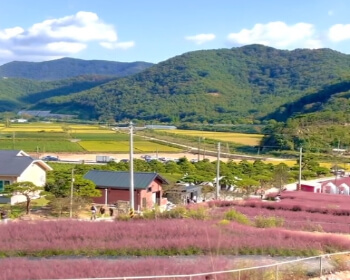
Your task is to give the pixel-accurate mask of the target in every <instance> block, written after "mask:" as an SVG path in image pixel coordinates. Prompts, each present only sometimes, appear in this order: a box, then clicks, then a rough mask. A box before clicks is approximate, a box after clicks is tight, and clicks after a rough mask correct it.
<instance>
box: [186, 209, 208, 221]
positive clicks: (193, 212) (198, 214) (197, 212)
mask: <svg viewBox="0 0 350 280" xmlns="http://www.w3.org/2000/svg"><path fill="white" fill-rule="evenodd" d="M187 217H188V218H192V219H196V220H205V219H207V218H208V211H207V208H205V207H198V208H190V209H188V210H187Z"/></svg>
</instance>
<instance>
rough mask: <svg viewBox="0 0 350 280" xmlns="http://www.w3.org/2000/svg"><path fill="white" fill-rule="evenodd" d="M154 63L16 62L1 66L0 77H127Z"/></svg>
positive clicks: (32, 78) (45, 79)
mask: <svg viewBox="0 0 350 280" xmlns="http://www.w3.org/2000/svg"><path fill="white" fill-rule="evenodd" d="M152 65H153V64H152V63H147V62H116V61H104V60H82V59H74V58H62V59H57V60H51V61H45V62H24V61H14V62H10V63H7V64H4V65H2V66H0V77H8V78H24V79H31V80H41V81H52V80H61V79H68V78H72V77H76V76H81V75H104V76H107V75H108V76H114V77H125V76H128V75H133V74H135V73H139V72H141V71H143V70H145V69H147V68H148V67H150V66H152Z"/></svg>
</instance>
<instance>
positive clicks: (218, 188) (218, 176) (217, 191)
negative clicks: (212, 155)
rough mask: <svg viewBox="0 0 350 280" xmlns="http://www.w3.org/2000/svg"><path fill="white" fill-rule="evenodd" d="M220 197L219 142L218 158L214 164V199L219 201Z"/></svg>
mask: <svg viewBox="0 0 350 280" xmlns="http://www.w3.org/2000/svg"><path fill="white" fill-rule="evenodd" d="M219 196H220V142H219V143H218V158H217V163H216V195H215V198H216V199H219Z"/></svg>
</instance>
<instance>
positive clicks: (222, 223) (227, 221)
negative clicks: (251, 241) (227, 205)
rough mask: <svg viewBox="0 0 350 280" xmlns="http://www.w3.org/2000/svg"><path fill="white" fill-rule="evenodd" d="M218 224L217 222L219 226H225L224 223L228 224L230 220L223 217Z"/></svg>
mask: <svg viewBox="0 0 350 280" xmlns="http://www.w3.org/2000/svg"><path fill="white" fill-rule="evenodd" d="M218 224H219V225H220V226H226V225H228V224H230V221H229V220H226V219H224V220H221V221H219V222H218Z"/></svg>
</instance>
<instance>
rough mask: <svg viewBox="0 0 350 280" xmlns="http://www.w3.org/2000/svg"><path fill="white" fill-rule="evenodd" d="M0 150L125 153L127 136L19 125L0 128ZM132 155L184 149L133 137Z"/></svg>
mask: <svg viewBox="0 0 350 280" xmlns="http://www.w3.org/2000/svg"><path fill="white" fill-rule="evenodd" d="M0 149H19V150H24V151H26V152H28V153H38V154H39V153H40V154H43V153H61V152H66V153H67V152H69V153H84V152H85V153H94V152H96V153H99V152H109V153H126V152H128V151H129V135H128V134H127V133H122V132H116V131H113V130H111V129H109V128H106V127H101V126H98V125H85V124H84V125H78V124H74V125H71V124H66V123H21V124H11V125H10V127H6V126H3V125H2V126H0ZM134 149H135V153H138V152H140V153H143V152H144V153H149V152H165V153H169V152H181V151H183V149H179V148H175V147H171V146H168V145H166V144H160V143H155V142H152V141H147V140H145V139H143V138H140V137H137V136H135V137H134Z"/></svg>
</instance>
